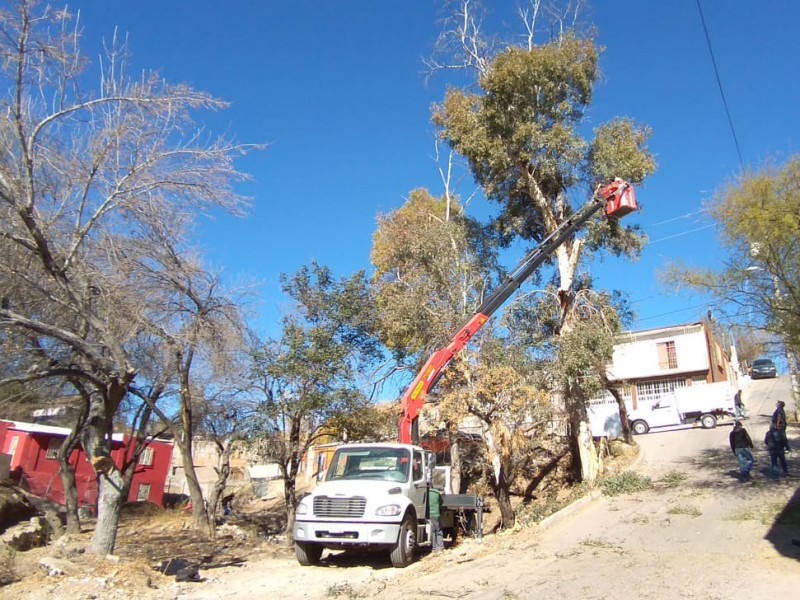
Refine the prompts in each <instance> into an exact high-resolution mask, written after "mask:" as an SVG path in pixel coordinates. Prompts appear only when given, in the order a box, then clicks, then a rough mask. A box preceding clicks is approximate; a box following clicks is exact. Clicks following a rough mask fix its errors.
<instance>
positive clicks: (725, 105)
mask: <svg viewBox="0 0 800 600" xmlns="http://www.w3.org/2000/svg"><path fill="white" fill-rule="evenodd" d="M696 2H697V12H699V13H700V22H701V23H702V24H703V31H704V32H705V34H706V43H707V44H708V53H709V54H710V55H711V63H712V64H713V65H714V75H715V76H716V78H717V85H718V86H719V95H720V96H722V104H723V106H724V107H725V114H726V115H728V125H730V128H731V134H732V135H733V143H734V145H735V146H736V154H737V155H738V156H739V166H740V167H741V169H742V173H744V161H743V160H742V151H741V150H740V149H739V140H738V139H737V137H736V130H735V129H734V128H733V119H732V118H731V111H730V110H728V101H727V100H726V99H725V92H724V91H723V90H722V80H721V79H720V77H719V69H717V60H716V59H715V58H714V50H713V49H712V48H711V38H710V37H709V36H708V28H707V27H706V20H705V17H703V9H702V8H701V7H700V0H696Z"/></svg>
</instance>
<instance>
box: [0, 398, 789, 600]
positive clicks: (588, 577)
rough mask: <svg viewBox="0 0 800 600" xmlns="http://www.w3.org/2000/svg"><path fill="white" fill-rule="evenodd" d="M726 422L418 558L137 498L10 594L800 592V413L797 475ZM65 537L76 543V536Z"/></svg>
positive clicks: (188, 598)
mask: <svg viewBox="0 0 800 600" xmlns="http://www.w3.org/2000/svg"><path fill="white" fill-rule="evenodd" d="M767 391H768V390H767ZM765 393H766V392H765ZM765 398H769V396H765ZM765 402H766V400H765ZM755 408H756V407H754V410H753V413H754V418H753V419H752V420H751V421H749V422H748V425H747V426H748V428H750V430H751V433H752V434H753V435H754V440H755V439H756V438H757V436H758V435H759V434H760V433H761V430H762V429H763V428H764V425H765V423H767V422H768V413H767V412H765V411H761V412H763V413H764V414H761V415H758V414H756V413H757V412H758V411H757V410H755ZM729 431H730V427H729V424H726V425H724V426H720V427H717V428H716V429H712V430H700V429H696V428H694V429H693V428H683V429H678V430H675V431H667V432H661V433H656V434H648V435H646V436H640V438H638V440H639V443H640V447H641V450H642V455H641V457H640V459H639V460H638V462H637V463H635V464H634V465H633V468H635V470H636V473H637V476H641V477H647V478H649V480H650V482H651V485H650V487H649V488H647V489H644V490H642V491H638V492H635V493H626V494H621V495H618V496H607V495H603V494H600V493H599V492H595V493H593V494H591V495H589V496H585V497H584V498H583V499H581V500H579V501H578V502H576V503H574V504H572V505H570V507H568V508H567V509H565V510H563V511H561V512H559V513H557V514H556V515H555V516H554V517H551V518H549V519H547V520H546V521H544V522H543V525H542V526H529V527H521V528H519V529H517V530H515V531H510V532H503V533H499V534H494V535H485V536H484V537H483V539H476V538H466V539H461V540H460V541H459V543H458V545H456V546H455V547H452V548H448V549H447V550H446V551H445V552H443V553H440V554H435V555H434V554H430V553H426V552H423V553H422V555H421V556H420V557H419V560H417V561H416V562H415V563H413V564H412V565H410V566H409V567H407V568H406V569H394V568H392V567H391V563H390V562H389V560H388V556H383V555H368V554H361V555H358V554H350V553H347V554H344V553H330V552H326V553H325V554H323V558H322V561H321V564H320V565H319V566H317V567H301V566H299V565H298V564H297V562H296V561H295V559H294V556H293V554H292V552H291V550H290V549H289V548H288V546H287V545H286V542H285V540H284V539H283V538H282V537H280V536H279V535H276V533H275V532H276V531H278V530H280V527H281V522H280V518H279V514H280V511H279V507H277V506H274V505H265V504H261V505H259V504H251V505H248V506H247V507H241V508H240V510H239V512H240V513H241V514H239V515H238V516H235V517H233V518H231V519H230V520H229V521H228V522H227V523H226V524H225V525H223V526H222V527H221V528H220V531H219V535H218V538H217V539H216V540H215V541H214V542H208V541H205V540H201V539H199V538H198V537H197V536H196V535H194V534H193V533H192V532H191V531H190V530H188V529H186V525H187V522H188V517H187V516H186V515H183V514H181V513H180V512H169V511H159V512H157V513H154V514H149V513H146V514H141V513H139V514H137V513H127V514H126V515H125V517H124V519H123V521H122V524H121V528H120V532H119V536H118V544H117V553H118V556H117V557H114V558H111V559H109V558H99V557H88V556H86V555H77V556H75V555H73V556H70V557H69V558H68V559H66V560H65V561H64V562H63V563H58V564H56V567H59V566H61V567H63V570H64V573H63V574H48V573H47V572H45V571H44V570H43V569H42V568H41V567H40V566H38V565H37V563H38V560H39V559H40V558H41V557H43V556H53V555H54V547H49V548H47V549H41V550H35V551H32V552H28V553H19V554H18V555H17V557H16V560H15V568H16V570H17V572H18V573H19V574H20V575H22V576H23V579H22V580H21V581H19V582H17V583H14V584H12V585H9V586H6V587H4V588H0V598H2V599H14V600H18V599H19V600H22V599H25V600H32V599H34V598H36V599H40V598H70V599H76V600H84V599H86V600H88V599H94V598H103V599H104V600H115V599H126V600H139V599H141V600H154V599H167V598H169V599H175V600H221V599H234V600H246V599H251V598H269V599H275V600H278V599H280V600H283V599H288V600H291V599H318V598H340V599H348V600H349V599H355V598H365V599H366V598H380V599H381V600H393V599H395V598H396V599H398V600H400V599H401V598H402V600H416V599H423V598H424V599H426V600H430V599H434V600H435V599H437V598H463V599H468V600H500V599H505V600H509V599H514V598H519V599H525V598H537V600H548V599H553V600H564V599H571V598H581V599H582V600H583V599H595V600H600V599H617V598H619V599H622V598H625V599H628V598H637V599H638V598H649V599H655V600H673V599H675V598H699V599H705V600H722V599H742V600H752V599H754V598H764V597H769V598H770V599H771V600H781V599H784V598H785V599H787V600H788V599H793V600H794V599H795V598H797V597H798V596H797V590H798V589H800V546H796V545H794V544H793V540H800V477H798V474H800V457H798V456H797V455H798V454H800V429H796V430H793V431H792V433H791V444H792V447H793V448H795V451H794V452H792V453H791V454H790V455H789V468H790V476H788V477H778V478H772V477H771V476H770V471H769V468H768V465H769V459H768V458H767V457H766V454H765V452H764V450H763V449H761V448H756V452H755V454H756V459H757V467H756V469H755V470H754V477H753V479H752V481H750V482H748V483H742V482H741V481H739V480H738V478H737V471H736V464H735V460H734V459H733V457H732V454H731V452H730V449H729V448H728V447H727V438H728V433H729ZM762 435H763V434H762ZM612 468H615V469H619V470H621V467H619V466H618V465H614V466H612ZM489 527H490V525H487V527H486V529H487V530H488V529H489ZM90 535H91V532H90V531H87V532H86V533H84V534H83V536H84V537H85V538H88V537H89V536H90ZM60 544H61V546H62V547H65V548H67V549H68V548H69V547H70V546H71V545H73V544H75V545H77V541H75V540H72V541H70V540H67V541H66V542H60ZM58 545H59V544H58V543H57V544H54V546H56V547H57V546H58ZM57 554H58V553H57V552H56V553H55V555H57ZM64 554H67V555H68V554H69V553H68V552H66V551H65V552H64ZM171 557H173V558H174V557H180V558H184V559H186V560H188V561H191V562H192V563H193V564H199V569H198V578H199V580H198V581H190V582H178V581H176V578H175V577H174V576H167V575H162V574H160V573H158V572H156V571H155V570H154V569H153V566H154V565H155V564H157V563H159V562H160V561H164V560H167V559H169V558H171Z"/></svg>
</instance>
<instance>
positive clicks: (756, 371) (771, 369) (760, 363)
mask: <svg viewBox="0 0 800 600" xmlns="http://www.w3.org/2000/svg"><path fill="white" fill-rule="evenodd" d="M777 376H778V369H776V368H775V363H774V362H772V361H771V360H770V359H768V358H757V359H756V360H754V361H753V367H752V368H751V369H750V377H752V378H753V379H772V378H773V377H777Z"/></svg>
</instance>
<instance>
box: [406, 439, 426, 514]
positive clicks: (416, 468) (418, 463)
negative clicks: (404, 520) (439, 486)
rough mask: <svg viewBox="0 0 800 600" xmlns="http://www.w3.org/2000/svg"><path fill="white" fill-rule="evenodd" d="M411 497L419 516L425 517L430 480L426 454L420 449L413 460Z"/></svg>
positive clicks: (415, 451) (416, 451) (415, 452)
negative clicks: (426, 476) (426, 469)
mask: <svg viewBox="0 0 800 600" xmlns="http://www.w3.org/2000/svg"><path fill="white" fill-rule="evenodd" d="M410 494H411V495H410V498H411V501H412V502H413V503H414V506H415V508H416V509H417V517H418V518H420V519H421V518H423V517H425V514H426V513H425V504H426V502H427V499H428V482H427V480H426V478H425V456H424V454H423V453H422V451H420V450H414V458H413V459H412V461H411V490H410Z"/></svg>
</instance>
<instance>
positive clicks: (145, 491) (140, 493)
mask: <svg viewBox="0 0 800 600" xmlns="http://www.w3.org/2000/svg"><path fill="white" fill-rule="evenodd" d="M148 498H150V484H149V483H140V484H139V489H138V490H136V501H137V502H147V500H148Z"/></svg>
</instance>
